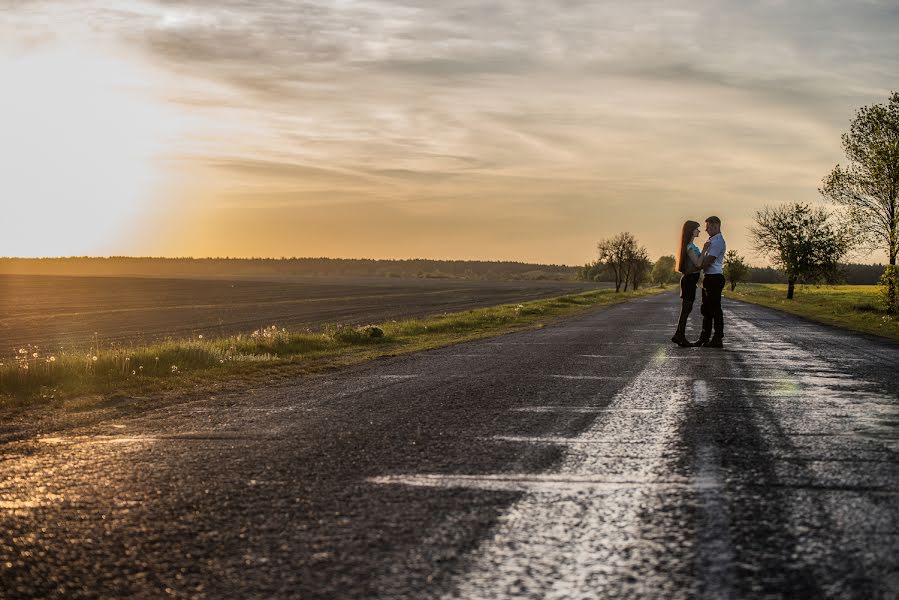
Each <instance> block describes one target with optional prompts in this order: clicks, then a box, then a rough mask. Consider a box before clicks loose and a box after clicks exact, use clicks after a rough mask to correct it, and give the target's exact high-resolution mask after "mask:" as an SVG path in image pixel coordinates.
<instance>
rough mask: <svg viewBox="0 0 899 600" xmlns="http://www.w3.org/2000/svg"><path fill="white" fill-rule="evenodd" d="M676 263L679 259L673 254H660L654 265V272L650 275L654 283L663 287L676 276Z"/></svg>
mask: <svg viewBox="0 0 899 600" xmlns="http://www.w3.org/2000/svg"><path fill="white" fill-rule="evenodd" d="M676 264H677V261H676V260H675V259H674V257H673V256H660V257H659V260H657V261H656V263H655V264H654V265H653V266H652V273H651V274H650V276H649V277H650V279H651V280H652V282H653V283H655V284H656V285H658V286H659V287H662V286H663V285H665V284H666V283H668V282H670V281H671V278H672V277H674V267H675V265H676Z"/></svg>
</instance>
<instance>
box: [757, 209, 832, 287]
mask: <svg viewBox="0 0 899 600" xmlns="http://www.w3.org/2000/svg"><path fill="white" fill-rule="evenodd" d="M831 219H832V217H831V215H830V213H828V212H827V211H826V210H825V209H823V208H813V207H811V206H809V205H808V204H802V203H799V202H797V203H793V204H784V205H781V206H776V207H770V206H766V207H765V208H763V209H762V210H760V211H757V212H756V213H755V225H753V226H752V227H751V228H750V233H751V236H752V240H753V242H754V244H755V249H756V250H757V251H758V252H759V253H760V254H762V255H764V256H767V257H768V258H770V259H771V262H772V263H774V265H775V266H776V267H777V268H779V269H782V270H783V271H784V273H785V274H786V276H787V298H788V299H790V300H792V299H793V291H794V288H795V286H796V282H797V281H806V282H811V283H814V282H818V281H821V280H827V281H835V280H836V279H837V278H839V274H840V267H839V261H840V259H841V258H842V257H843V256H844V255H845V254H846V251H847V249H848V241H849V238H848V236H847V235H846V234H845V229H843V228H841V227H837V226H836V225H834V224H832V223H831Z"/></svg>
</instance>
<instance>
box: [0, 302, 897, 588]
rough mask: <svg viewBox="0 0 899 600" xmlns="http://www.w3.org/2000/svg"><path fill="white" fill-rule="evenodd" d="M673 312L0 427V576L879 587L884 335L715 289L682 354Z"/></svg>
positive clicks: (884, 476) (887, 574)
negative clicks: (716, 336) (117, 415)
mask: <svg viewBox="0 0 899 600" xmlns="http://www.w3.org/2000/svg"><path fill="white" fill-rule="evenodd" d="M676 308H677V307H676V301H675V298H673V297H672V296H671V295H668V294H666V295H662V296H656V297H651V298H646V299H642V300H638V301H635V302H632V303H629V304H625V305H619V306H616V307H612V308H609V309H606V310H602V311H597V312H593V313H590V314H587V315H583V316H580V317H577V318H573V319H570V320H567V321H565V322H564V323H560V324H558V325H555V326H552V327H547V328H544V329H541V330H537V331H531V332H522V333H516V334H512V335H507V336H504V337H501V338H495V339H492V340H485V341H479V342H472V343H466V344H460V345H457V346H453V347H448V348H444V349H440V350H436V351H431V352H426V353H421V354H416V355H411V356H406V357H399V358H392V359H387V360H381V361H377V362H374V363H370V364H367V365H363V366H360V367H356V368H353V369H349V370H346V371H343V372H340V373H332V374H329V375H325V376H319V377H315V378H310V379H304V380H300V381H297V382H295V383H294V384H291V385H287V386H283V385H282V386H280V387H277V388H271V389H258V390H255V391H253V392H249V393H246V392H244V393H241V394H234V395H231V396H222V397H217V398H208V399H204V400H201V401H192V402H190V403H182V404H177V405H173V406H168V407H165V408H159V409H154V410H149V411H146V412H144V413H142V414H141V415H139V416H134V417H130V418H121V419H110V420H106V421H104V422H102V423H100V424H95V425H92V426H90V427H81V428H77V429H68V430H62V431H57V432H48V433H45V434H44V435H42V436H38V437H26V438H24V439H21V437H20V439H16V438H17V435H16V432H15V431H14V429H15V427H12V426H7V428H6V431H5V435H6V439H7V440H8V441H6V442H5V443H3V444H2V446H0V458H2V461H0V476H2V483H0V511H2V512H0V591H2V594H3V596H4V597H9V598H15V597H33V596H41V597H54V596H55V597H67V598H68V597H113V596H131V597H160V596H171V597H191V596H195V597H210V598H221V597H247V598H252V597H256V598H271V597H284V598H288V597H297V598H410V599H411V598H462V599H477V598H491V599H492V598H560V599H561V598H566V599H568V598H616V597H645V598H666V599H671V598H694V597H705V598H757V597H759V598H760V597H786V598H865V599H870V598H896V597H897V596H899V377H897V368H899V344H896V343H890V342H885V341H878V340H876V339H874V338H871V337H866V336H860V335H854V334H849V333H845V332H840V331H838V330H835V329H831V328H827V327H823V326H818V325H814V324H811V323H809V322H806V321H802V320H800V319H797V318H795V317H792V316H788V315H784V314H779V313H776V312H773V311H770V310H767V309H763V308H760V307H754V306H750V305H744V304H737V303H734V302H729V301H728V302H726V304H725V318H726V320H727V327H728V329H727V336H726V340H725V343H726V347H725V349H724V350H715V349H702V348H691V349H682V348H678V347H675V346H674V345H673V344H671V343H670V341H668V338H669V337H670V335H671V330H672V328H673V324H674V321H675V317H676V315H675V311H676ZM696 316H697V317H698V315H696ZM693 335H694V336H695V335H696V334H695V331H694V332H693Z"/></svg>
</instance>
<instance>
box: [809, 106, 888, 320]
mask: <svg viewBox="0 0 899 600" xmlns="http://www.w3.org/2000/svg"><path fill="white" fill-rule="evenodd" d="M842 139H843V150H844V151H845V153H846V158H847V159H848V161H849V164H848V165H847V166H846V167H841V166H840V165H837V166H836V167H834V169H833V171H831V173H830V174H829V175H828V176H827V177H825V178H824V181H823V182H822V184H821V188H820V192H821V194H822V195H823V196H824V197H825V198H827V199H828V200H830V201H832V202H834V203H835V204H837V205H839V206H841V207H843V208H844V209H845V210H846V213H847V215H848V216H849V217H850V218H851V220H852V223H853V224H854V225H855V228H856V229H857V231H856V232H855V233H856V235H857V237H858V239H860V240H862V241H864V242H866V243H867V246H868V247H869V248H871V249H873V248H876V247H880V248H883V249H885V250H886V251H887V257H888V258H889V267H894V268H889V267H888V268H887V272H886V275H887V276H886V277H885V278H884V280H885V281H886V282H887V289H886V293H885V301H886V305H887V306H886V308H887V311H889V312H897V311H899V289H897V285H899V284H897V277H896V275H895V274H896V269H895V266H896V255H897V253H899V92H893V94H892V95H891V96H890V98H889V100H888V102H887V103H886V104H874V105H873V106H864V107H862V108H861V109H859V110H858V111H857V112H856V114H855V118H854V119H853V120H852V123H851V125H850V127H849V132H848V133H844V134H843V137H842Z"/></svg>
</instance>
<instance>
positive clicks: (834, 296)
mask: <svg viewBox="0 0 899 600" xmlns="http://www.w3.org/2000/svg"><path fill="white" fill-rule="evenodd" d="M877 290H878V287H877V286H875V285H836V286H829V285H822V286H813V285H800V286H797V287H796V292H795V294H794V297H793V300H787V286H786V285H785V284H741V285H739V286H738V287H737V289H736V290H735V291H733V292H731V291H730V290H727V291H726V292H725V296H727V297H729V298H733V299H734V300H743V301H745V302H752V303H753V304H761V305H762V306H767V307H769V308H776V309H777V310H782V311H784V312H788V313H792V314H794V315H799V316H801V317H805V318H807V319H811V320H813V321H818V322H820V323H826V324H828V325H835V326H837V327H842V328H844V329H851V330H853V331H861V332H864V333H871V334H874V335H879V336H882V337H885V338H890V339H893V340H899V319H897V318H896V317H895V316H890V315H888V314H886V313H885V312H884V311H883V310H882V309H881V308H880V305H879V303H878V299H877Z"/></svg>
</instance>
